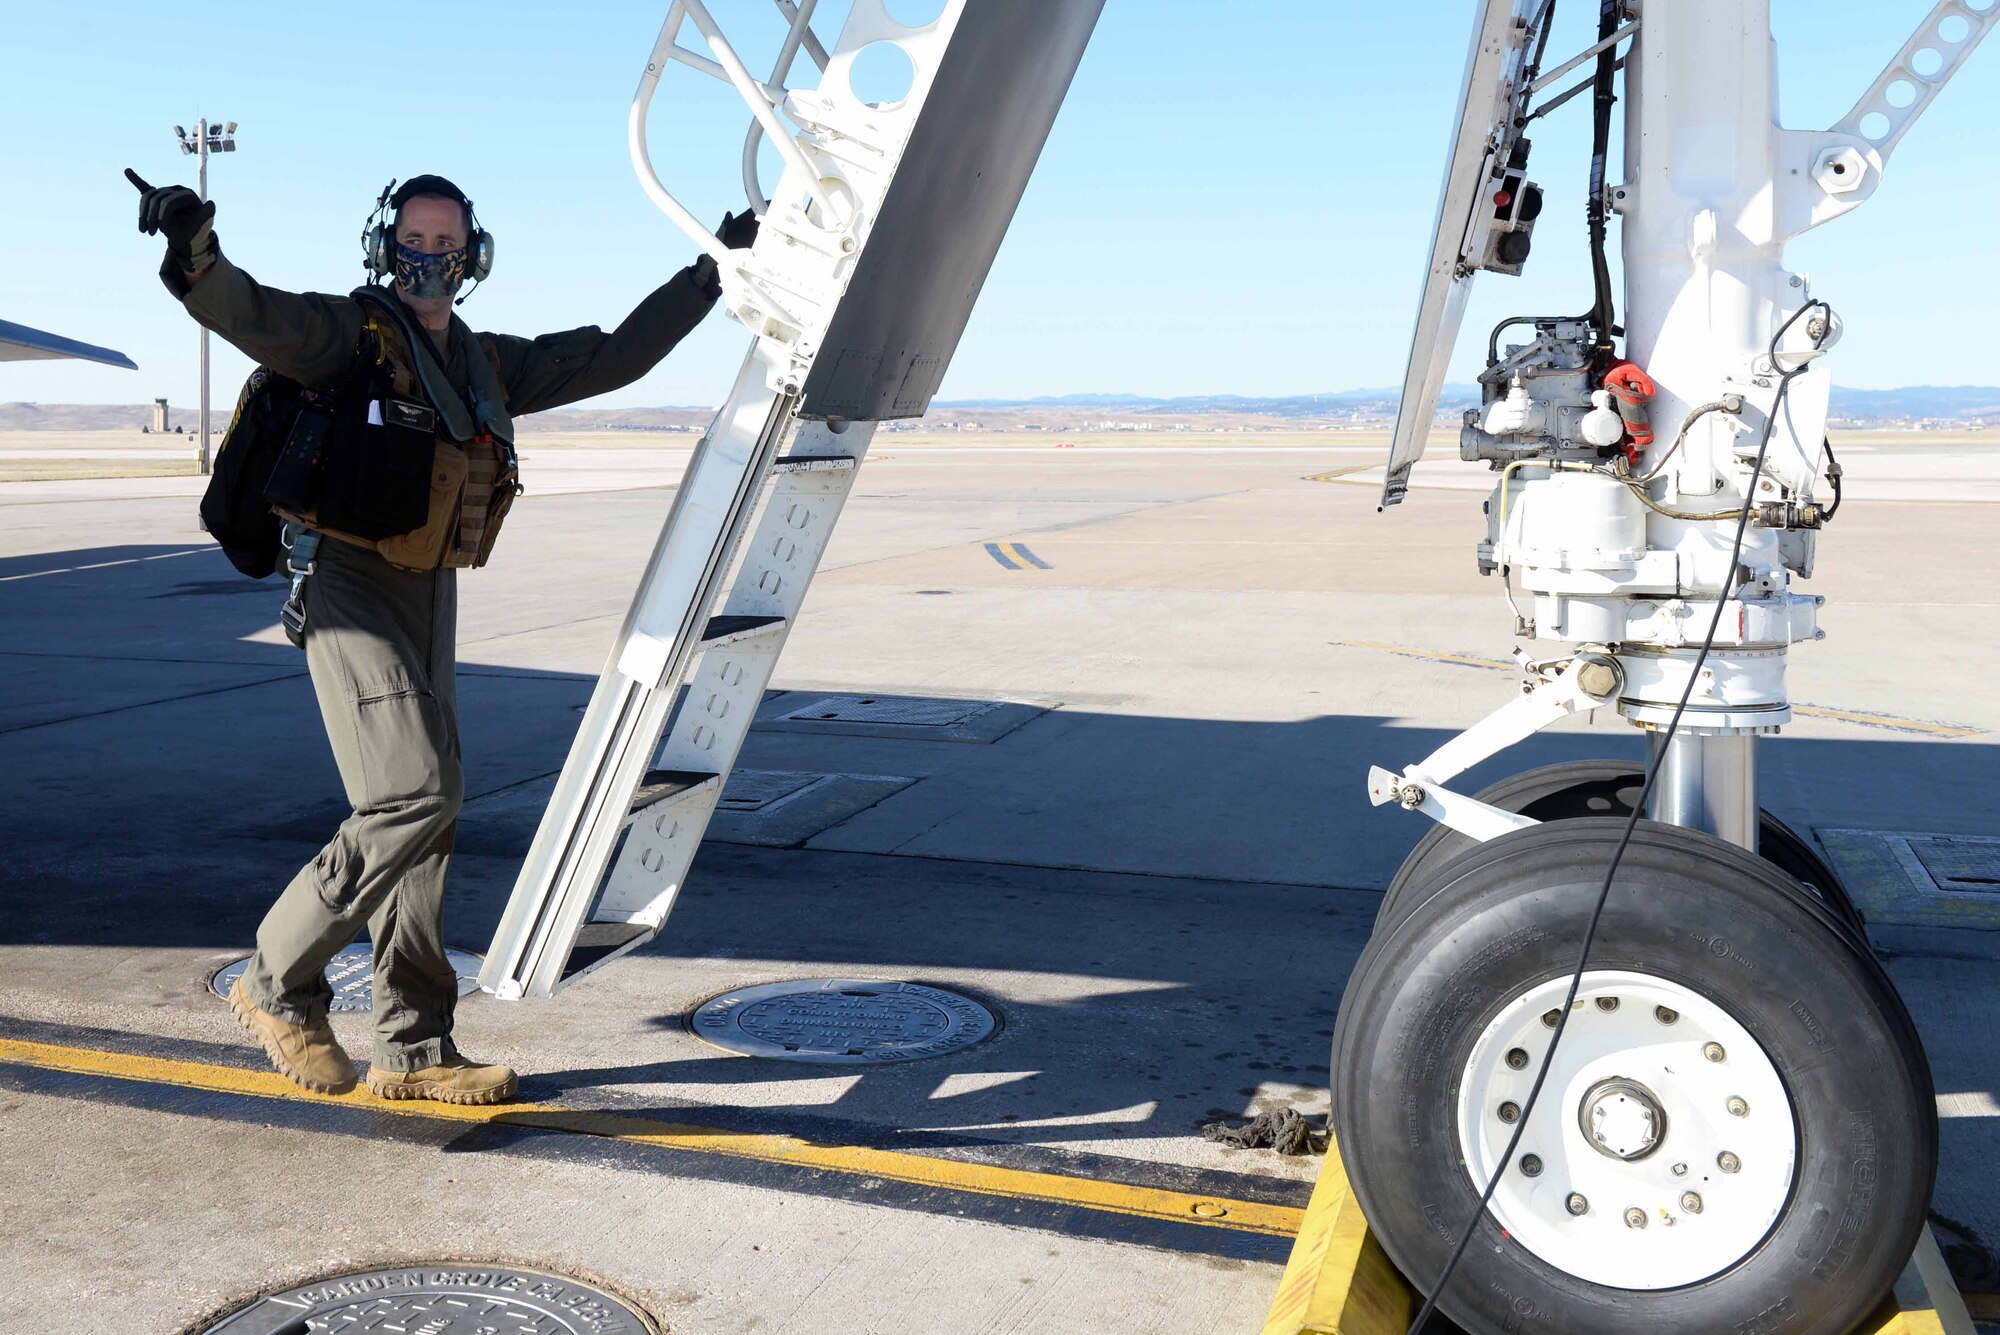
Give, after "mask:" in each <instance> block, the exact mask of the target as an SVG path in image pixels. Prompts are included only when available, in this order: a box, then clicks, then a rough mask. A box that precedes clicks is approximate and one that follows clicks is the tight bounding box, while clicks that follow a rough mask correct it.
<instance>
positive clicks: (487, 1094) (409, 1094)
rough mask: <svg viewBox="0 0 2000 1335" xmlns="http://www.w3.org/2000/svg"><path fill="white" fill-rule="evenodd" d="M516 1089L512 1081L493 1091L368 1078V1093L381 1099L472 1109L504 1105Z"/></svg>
mask: <svg viewBox="0 0 2000 1335" xmlns="http://www.w3.org/2000/svg"><path fill="white" fill-rule="evenodd" d="M517 1088H518V1086H517V1085H516V1084H515V1082H514V1081H512V1080H509V1081H508V1082H507V1083H506V1084H504V1085H501V1086H499V1087H497V1088H495V1089H440V1088H439V1087H437V1086H436V1085H402V1084H396V1083H394V1082H391V1081H387V1080H385V1081H381V1082H379V1083H378V1082H377V1081H376V1079H375V1077H374V1076H372V1075H371V1076H369V1077H368V1092H369V1093H371V1094H373V1095H375V1097H377V1098H381V1099H429V1100H431V1102H433V1103H456V1104H461V1105H469V1106H473V1107H484V1106H486V1105H488V1104H493V1103H506V1102H507V1101H509V1100H510V1099H512V1098H513V1097H514V1091H515V1090H516V1089H517Z"/></svg>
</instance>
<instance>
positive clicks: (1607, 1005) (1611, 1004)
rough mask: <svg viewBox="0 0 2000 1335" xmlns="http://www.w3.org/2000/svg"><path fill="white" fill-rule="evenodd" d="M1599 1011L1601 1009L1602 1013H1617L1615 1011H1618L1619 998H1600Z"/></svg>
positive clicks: (1598, 1001)
mask: <svg viewBox="0 0 2000 1335" xmlns="http://www.w3.org/2000/svg"><path fill="white" fill-rule="evenodd" d="M1597 1009H1599V1010H1601V1011H1615V1010H1617V1009H1618V998H1617V997H1599V998H1598V999H1597Z"/></svg>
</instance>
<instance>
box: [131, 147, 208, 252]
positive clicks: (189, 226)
mask: <svg viewBox="0 0 2000 1335" xmlns="http://www.w3.org/2000/svg"><path fill="white" fill-rule="evenodd" d="M125 179H126V180H128V181H130V182H131V183H132V184H133V186H134V187H136V188H137V189H138V191H139V230H140V231H142V232H144V233H146V235H148V236H153V235H160V236H164V237H166V239H167V249H169V250H170V251H172V252H173V255H174V258H175V259H177V260H179V261H180V262H181V265H182V267H183V268H186V269H189V270H191V271H199V270H201V269H206V268H207V267H208V266H209V265H210V264H211V263H213V262H214V260H215V231H214V228H213V227H212V226H211V224H212V223H213V222H214V220H215V201H214V200H207V201H204V200H203V199H202V198H201V197H200V196H199V195H197V194H195V192H194V191H192V190H190V189H188V188H187V187H186V186H184V185H162V186H152V185H148V184H146V182H145V180H144V178H142V177H141V176H140V175H139V173H137V172H135V171H133V170H132V169H131V168H130V167H127V168H126V169H125Z"/></svg>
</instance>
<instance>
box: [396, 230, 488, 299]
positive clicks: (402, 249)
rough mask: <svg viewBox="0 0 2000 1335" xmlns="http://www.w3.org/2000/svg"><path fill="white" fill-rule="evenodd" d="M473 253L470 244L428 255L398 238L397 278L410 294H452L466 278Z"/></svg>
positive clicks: (407, 294)
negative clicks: (468, 262)
mask: <svg viewBox="0 0 2000 1335" xmlns="http://www.w3.org/2000/svg"><path fill="white" fill-rule="evenodd" d="M470 254H471V249H470V247H467V246H460V247H459V248H458V249H457V250H447V251H445V252H444V253H443V254H442V255H426V254H424V253H423V252H422V251H421V250H411V249H410V248H409V247H408V246H406V245H403V244H402V243H401V242H398V243H397V244H396V282H397V283H398V284H399V285H400V286H401V287H402V289H403V292H404V295H406V296H412V297H449V296H451V295H453V294H454V293H456V292H457V291H458V289H459V288H460V286H462V285H463V284H464V282H465V264H466V260H467V258H468V257H469V256H470Z"/></svg>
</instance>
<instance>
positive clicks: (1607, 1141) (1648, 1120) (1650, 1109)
mask: <svg viewBox="0 0 2000 1335" xmlns="http://www.w3.org/2000/svg"><path fill="white" fill-rule="evenodd" d="M1576 1115H1577V1123H1578V1125H1580V1126H1582V1127H1583V1135H1584V1139H1586V1140H1588V1141H1589V1142H1590V1146H1591V1148H1592V1149H1594V1150H1597V1151H1598V1152H1599V1153H1601V1154H1608V1155H1610V1156H1611V1157H1612V1158H1614V1159H1622V1160H1624V1161H1625V1162H1627V1163H1630V1162H1631V1161H1632V1160H1634V1159H1643V1158H1645V1157H1646V1156H1647V1155H1649V1154H1651V1153H1652V1152H1653V1151H1654V1150H1656V1149H1658V1148H1659V1147H1660V1142H1661V1141H1662V1140H1665V1139H1666V1136H1667V1110H1666V1109H1664V1108H1662V1107H1661V1106H1660V1101H1659V1100H1658V1099H1657V1098H1655V1097H1653V1091H1652V1090H1650V1089H1647V1088H1646V1087H1645V1086H1644V1085H1642V1084H1640V1083H1639V1082H1638V1081H1636V1080H1627V1079H1625V1078H1624V1077H1622V1076H1613V1077H1612V1078H1611V1079H1609V1080H1600V1081H1598V1082H1597V1083H1596V1084H1594V1085H1592V1086H1591V1087H1590V1089H1589V1090H1588V1091H1586V1092H1585V1094H1584V1096H1583V1102H1582V1104H1581V1105H1579V1106H1578V1108H1577V1114H1576Z"/></svg>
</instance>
